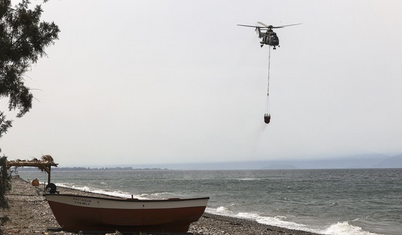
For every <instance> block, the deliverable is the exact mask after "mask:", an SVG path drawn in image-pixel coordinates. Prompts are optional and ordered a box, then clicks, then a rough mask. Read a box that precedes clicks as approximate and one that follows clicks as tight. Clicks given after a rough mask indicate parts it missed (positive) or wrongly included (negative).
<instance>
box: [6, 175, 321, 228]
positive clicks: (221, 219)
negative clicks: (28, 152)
mask: <svg viewBox="0 0 402 235" xmlns="http://www.w3.org/2000/svg"><path fill="white" fill-rule="evenodd" d="M43 189H44V187H43V185H40V186H32V185H31V183H30V182H28V181H25V180H23V179H21V178H20V177H18V176H14V177H13V178H12V189H11V191H10V192H8V193H7V198H8V200H9V205H10V208H9V209H4V210H2V211H1V216H8V218H9V220H8V221H7V222H6V223H5V224H4V225H3V226H2V227H1V229H2V231H3V234H49V235H50V234H54V235H56V234H76V233H71V232H65V231H61V230H60V225H59V224H58V223H57V221H56V219H55V217H54V216H53V213H52V211H51V209H50V207H49V205H48V203H47V202H46V201H45V198H44V197H43V192H44V190H43ZM57 190H58V191H59V192H60V193H61V194H63V193H68V194H77V195H92V196H96V195H97V194H95V193H90V192H84V191H79V190H75V189H70V188H63V187H58V188H57ZM97 196H99V195H97ZM107 234H110V235H111V234H116V235H117V234H121V233H120V232H118V231H116V232H115V233H107ZM132 234H138V233H132ZM140 234H141V235H145V234H147V235H151V234H171V235H175V234H176V233H140ZM185 234H187V235H190V234H192V235H218V234H219V235H254V234H256V235H257V234H261V235H262V234H267V235H279V234H280V235H311V234H313V233H310V232H304V231H298V230H289V229H285V228H280V227H274V226H269V225H264V224H260V223H257V222H255V221H251V220H245V219H237V218H233V217H226V216H219V215H215V214H209V213H204V215H203V216H202V217H201V218H200V219H199V220H198V221H197V222H195V223H192V224H191V226H190V229H189V231H188V232H187V233H185ZM177 235H178V234H177Z"/></svg>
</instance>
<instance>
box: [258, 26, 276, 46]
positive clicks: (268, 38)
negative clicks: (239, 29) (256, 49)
mask: <svg viewBox="0 0 402 235" xmlns="http://www.w3.org/2000/svg"><path fill="white" fill-rule="evenodd" d="M258 36H259V37H260V38H261V42H260V44H261V47H263V46H264V45H269V46H273V47H274V50H275V49H276V46H279V38H278V36H277V35H276V33H275V32H274V31H273V30H272V29H267V30H266V31H265V32H262V31H261V29H260V28H258Z"/></svg>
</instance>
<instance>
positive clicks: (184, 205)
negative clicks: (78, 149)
mask: <svg viewBox="0 0 402 235" xmlns="http://www.w3.org/2000/svg"><path fill="white" fill-rule="evenodd" d="M44 196H45V197H46V199H47V202H48V203H49V205H50V208H51V209H52V211H53V214H54V216H55V217H56V220H57V222H58V223H59V224H60V226H61V227H62V230H65V231H72V232H77V231H84V232H86V231H91V232H94V231H99V232H115V231H116V230H117V231H120V232H135V231H137V232H138V231H141V232H177V233H185V232H187V231H188V229H189V226H190V223H192V222H195V221H197V220H198V219H199V218H200V217H201V216H202V214H203V213H204V210H205V207H206V206H207V203H208V200H209V197H202V198H188V199H180V198H170V199H161V200H139V199H124V198H103V197H89V196H78V195H72V194H45V195H44Z"/></svg>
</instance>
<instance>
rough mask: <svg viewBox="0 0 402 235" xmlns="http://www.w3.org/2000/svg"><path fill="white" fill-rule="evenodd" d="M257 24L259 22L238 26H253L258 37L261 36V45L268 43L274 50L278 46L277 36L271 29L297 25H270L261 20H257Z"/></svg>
mask: <svg viewBox="0 0 402 235" xmlns="http://www.w3.org/2000/svg"><path fill="white" fill-rule="evenodd" d="M257 24H260V25H261V26H258V25H255V26H254V25H244V24H238V26H243V27H252V28H255V30H256V31H257V32H258V37H259V38H261V42H260V44H261V47H263V46H264V45H269V46H272V47H273V49H274V50H276V47H279V38H278V36H277V35H276V33H275V32H274V31H273V30H272V29H280V28H284V27H288V26H293V25H299V24H288V25H281V26H272V25H266V24H264V23H262V22H257Z"/></svg>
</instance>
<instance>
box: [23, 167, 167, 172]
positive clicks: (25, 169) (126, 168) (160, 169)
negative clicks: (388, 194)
mask: <svg viewBox="0 0 402 235" xmlns="http://www.w3.org/2000/svg"><path fill="white" fill-rule="evenodd" d="M37 170H38V169H37V168H35V167H19V168H18V169H17V171H37ZM98 170H102V171H105V170H107V171H124V170H127V171H132V170H138V171H166V170H169V169H167V168H148V167H147V168H134V167H53V168H52V171H98Z"/></svg>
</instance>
